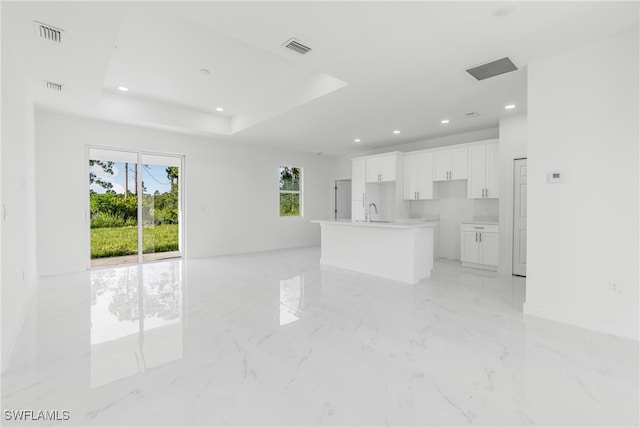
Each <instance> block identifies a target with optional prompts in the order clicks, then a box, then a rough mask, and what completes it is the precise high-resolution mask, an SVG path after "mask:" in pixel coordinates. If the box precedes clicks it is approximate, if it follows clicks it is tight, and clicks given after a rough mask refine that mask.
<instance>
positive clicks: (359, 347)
mask: <svg viewBox="0 0 640 427" xmlns="http://www.w3.org/2000/svg"><path fill="white" fill-rule="evenodd" d="M319 255H320V252H319V249H318V248H304V249H295V250H286V251H274V252H266V253H262V254H251V255H241V256H233V257H221V258H214V259H207V260H193V261H183V260H171V261H162V262H156V263H151V264H145V265H142V266H139V265H130V266H121V267H112V268H104V269H100V270H92V271H90V272H86V273H82V274H74V275H67V276H56V277H48V278H44V279H42V280H41V281H40V283H39V287H38V292H37V295H36V299H35V301H34V305H33V307H32V310H31V312H30V316H29V318H28V320H27V323H26V325H25V327H24V330H23V332H22V335H21V336H20V339H19V342H18V344H17V348H16V350H15V353H14V356H13V358H12V360H11V361H10V364H9V366H8V369H7V372H6V373H5V374H4V375H3V376H2V409H3V416H4V420H3V421H4V424H5V425H13V424H22V425H34V424H35V425H50V424H56V425H220V424H231V425H311V424H314V425H315V424H318V425H357V424H365V425H382V424H392V425H430V424H431V425H445V424H446V425H452V424H453V425H462V424H475V425H533V424H538V425H585V424H589V425H637V424H638V421H639V420H638V409H639V408H638V356H639V354H638V343H637V342H634V341H629V340H625V339H621V338H616V337H612V336H608V335H604V334H600V333H596V332H591V331H587V330H584V329H579V328H574V327H571V326H567V325H563V324H558V323H554V322H548V321H544V320H540V319H534V318H530V317H525V316H523V315H522V303H523V299H524V282H523V280H522V279H521V278H512V277H502V276H498V275H496V273H491V272H482V271H475V270H468V269H463V268H461V267H460V265H459V264H458V263H454V262H437V263H436V264H435V266H434V271H433V275H432V277H431V278H429V279H425V280H423V281H421V282H420V283H419V284H417V285H406V284H403V283H399V282H393V281H390V280H386V279H380V278H375V277H371V276H367V275H364V274H359V273H354V272H350V271H345V270H339V269H333V268H324V267H320V266H319V262H318V260H319ZM23 409H26V410H34V411H37V410H43V411H44V410H48V411H54V410H58V411H65V410H67V411H69V415H70V419H69V420H65V421H41V422H33V421H23V422H15V421H13V420H7V418H6V416H7V413H6V412H4V411H7V410H8V411H19V410H23ZM10 414H14V415H15V416H17V415H19V412H10ZM14 415H11V416H12V417H13V418H15V416H14ZM35 415H36V413H34V416H35Z"/></svg>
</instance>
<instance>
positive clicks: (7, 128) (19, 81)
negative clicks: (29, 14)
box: [0, 5, 37, 370]
mask: <svg viewBox="0 0 640 427" xmlns="http://www.w3.org/2000/svg"><path fill="white" fill-rule="evenodd" d="M3 7H4V5H3ZM2 18H3V20H2V29H3V33H4V32H5V31H7V32H11V31H13V30H14V27H15V26H16V25H19V24H20V23H16V22H11V21H10V20H9V19H8V16H7V15H6V14H4V15H3V17H2ZM22 63H23V58H22V57H21V52H20V51H19V50H18V49H17V48H16V46H14V45H13V44H12V43H11V39H9V38H7V37H2V147H1V151H2V156H1V157H2V164H1V175H2V211H4V214H6V217H5V216H4V215H2V214H1V213H0V221H2V262H1V266H2V267H1V268H2V272H1V274H0V276H1V277H2V369H3V370H4V368H5V367H6V364H7V362H8V361H9V356H10V353H11V350H12V348H13V345H14V343H15V339H16V337H17V334H18V331H19V329H20V327H21V325H22V323H23V322H24V319H25V317H26V314H27V309H28V306H29V303H30V301H31V298H32V295H33V291H34V289H35V281H36V277H37V270H36V256H35V196H34V191H33V189H34V163H33V149H34V142H33V103H32V102H31V100H30V98H31V97H30V95H29V93H28V90H27V84H26V81H25V76H24V69H23V68H22V66H21V64H22Z"/></svg>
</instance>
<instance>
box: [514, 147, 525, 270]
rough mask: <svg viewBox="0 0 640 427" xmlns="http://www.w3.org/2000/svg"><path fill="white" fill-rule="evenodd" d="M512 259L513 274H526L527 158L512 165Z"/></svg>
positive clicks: (517, 160) (516, 160)
mask: <svg viewBox="0 0 640 427" xmlns="http://www.w3.org/2000/svg"><path fill="white" fill-rule="evenodd" d="M512 255H513V259H512V268H513V270H512V271H513V275H514V276H523V277H526V275H527V159H526V158H525V159H515V161H514V165H513V252H512Z"/></svg>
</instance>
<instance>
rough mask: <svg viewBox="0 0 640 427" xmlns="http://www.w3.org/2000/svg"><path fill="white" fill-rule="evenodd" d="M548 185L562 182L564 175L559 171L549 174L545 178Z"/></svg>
mask: <svg viewBox="0 0 640 427" xmlns="http://www.w3.org/2000/svg"><path fill="white" fill-rule="evenodd" d="M547 181H548V182H549V184H557V183H559V182H562V181H564V174H563V173H562V172H559V171H554V172H549V176H548V178H547Z"/></svg>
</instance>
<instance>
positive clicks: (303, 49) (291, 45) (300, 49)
mask: <svg viewBox="0 0 640 427" xmlns="http://www.w3.org/2000/svg"><path fill="white" fill-rule="evenodd" d="M282 47H286V48H287V49H291V50H292V51H294V52H297V53H299V54H301V55H306V54H307V53H309V52H310V51H311V48H310V47H309V46H305V45H303V44H302V43H300V42H299V41H298V40H296V39H289V40H287V41H286V42H285V43H284V44H283V45H282Z"/></svg>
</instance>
